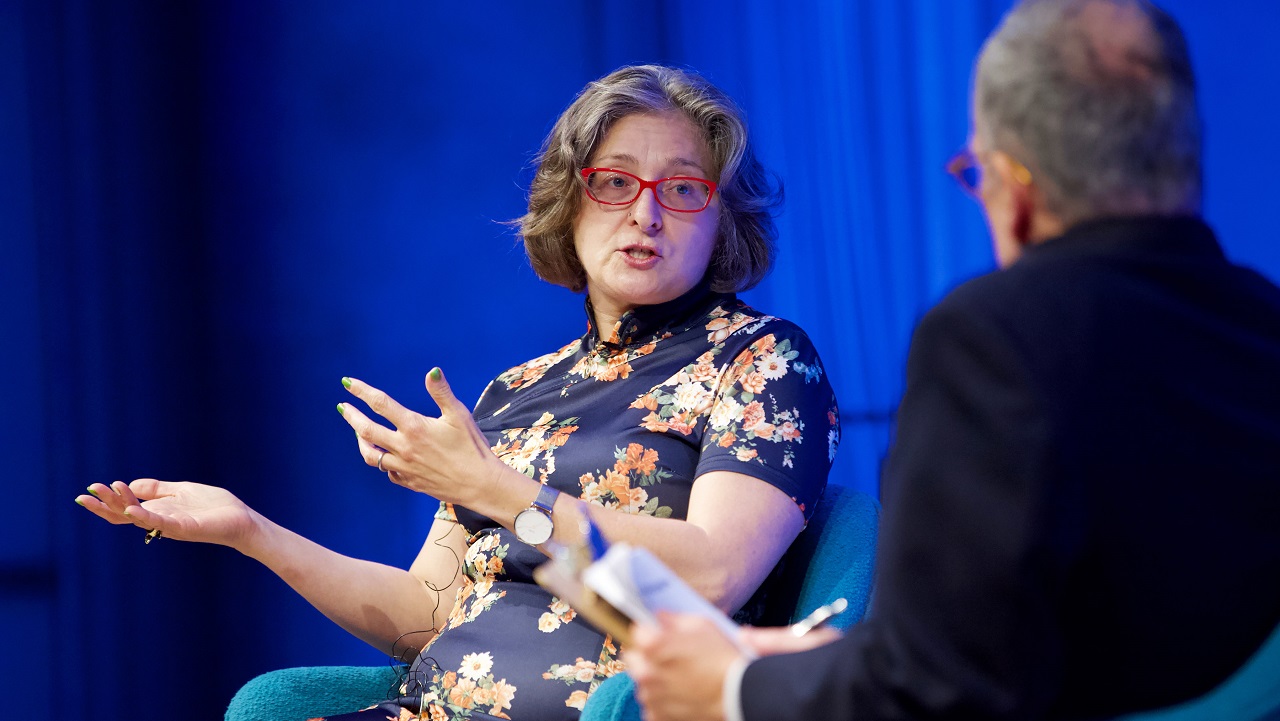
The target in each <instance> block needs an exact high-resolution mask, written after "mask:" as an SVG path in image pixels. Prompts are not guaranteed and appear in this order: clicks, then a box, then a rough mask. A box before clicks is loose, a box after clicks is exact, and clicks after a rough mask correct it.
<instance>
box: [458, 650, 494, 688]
mask: <svg viewBox="0 0 1280 721" xmlns="http://www.w3.org/2000/svg"><path fill="white" fill-rule="evenodd" d="M492 669H493V655H492V654H490V653H489V652H488V651H485V652H483V653H469V654H467V655H466V656H463V657H462V665H460V666H458V673H459V674H460V675H462V676H464V677H466V678H469V679H471V680H472V681H479V680H480V679H482V678H484V677H485V676H488V675H489V671H491V670H492Z"/></svg>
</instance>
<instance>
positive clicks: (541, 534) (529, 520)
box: [514, 508, 553, 546]
mask: <svg viewBox="0 0 1280 721" xmlns="http://www.w3.org/2000/svg"><path fill="white" fill-rule="evenodd" d="M514 525H515V529H516V538H519V539H520V540H521V541H522V542H524V543H527V544H529V545H530V546H536V545H538V544H540V543H545V542H546V540H547V539H548V538H551V530H552V526H553V524H552V523H551V518H549V517H548V516H547V514H545V513H542V512H541V511H538V510H535V509H533V508H526V509H524V510H523V511H521V512H520V514H519V515H517V516H516V522H515V524H514Z"/></svg>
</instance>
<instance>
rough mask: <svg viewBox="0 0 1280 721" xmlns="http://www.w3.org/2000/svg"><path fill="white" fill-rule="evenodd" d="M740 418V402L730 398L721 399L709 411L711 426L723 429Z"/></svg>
mask: <svg viewBox="0 0 1280 721" xmlns="http://www.w3.org/2000/svg"><path fill="white" fill-rule="evenodd" d="M741 419H742V404H741V403H739V402H737V401H735V400H734V399H732V398H724V399H721V401H720V402H719V403H717V404H716V407H715V408H714V409H712V411H711V427H712V428H714V429H716V430H718V431H719V430H724V429H725V428H728V427H729V424H730V423H736V422H737V421H739V420H741Z"/></svg>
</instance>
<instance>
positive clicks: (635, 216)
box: [631, 188, 662, 232]
mask: <svg viewBox="0 0 1280 721" xmlns="http://www.w3.org/2000/svg"><path fill="white" fill-rule="evenodd" d="M657 192H658V191H657V189H656V188H645V189H644V190H641V191H640V197H638V198H636V199H635V202H633V203H632V204H631V221H632V222H633V223H635V224H636V225H638V226H640V229H641V230H644V231H646V232H652V231H656V230H659V229H661V228H662V206H661V205H659V204H658V195H657Z"/></svg>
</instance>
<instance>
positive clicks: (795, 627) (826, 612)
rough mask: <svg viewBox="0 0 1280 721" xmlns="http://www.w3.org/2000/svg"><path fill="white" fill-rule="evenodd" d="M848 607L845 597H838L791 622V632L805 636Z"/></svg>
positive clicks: (798, 635)
mask: <svg viewBox="0 0 1280 721" xmlns="http://www.w3.org/2000/svg"><path fill="white" fill-rule="evenodd" d="M848 607H849V602H848V601H846V600H844V599H843V598H837V599H836V600H834V601H832V602H831V603H828V604H827V605H825V606H818V607H817V608H815V609H814V610H813V613H811V614H809V615H808V616H805V617H804V618H803V619H801V620H799V621H797V622H796V623H793V624H791V633H792V635H794V636H796V637H800V636H803V635H805V634H806V633H809V632H810V631H812V630H813V629H815V628H819V627H821V626H823V625H824V624H826V623H827V621H830V620H831V619H832V618H834V617H836V616H837V615H839V614H841V613H844V610H845V609H846V608H848Z"/></svg>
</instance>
